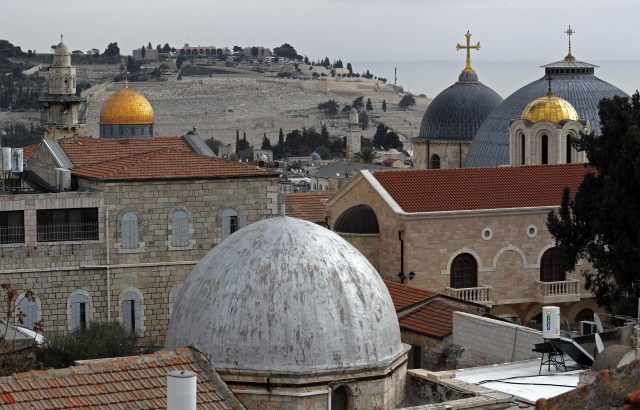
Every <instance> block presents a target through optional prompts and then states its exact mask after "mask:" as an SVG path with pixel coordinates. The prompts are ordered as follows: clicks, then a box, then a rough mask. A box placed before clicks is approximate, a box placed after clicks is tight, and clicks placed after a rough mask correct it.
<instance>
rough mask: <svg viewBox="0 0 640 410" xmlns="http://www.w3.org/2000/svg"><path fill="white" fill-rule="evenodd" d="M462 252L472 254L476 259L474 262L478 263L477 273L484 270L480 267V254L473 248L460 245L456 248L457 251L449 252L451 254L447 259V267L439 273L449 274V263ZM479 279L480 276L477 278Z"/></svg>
mask: <svg viewBox="0 0 640 410" xmlns="http://www.w3.org/2000/svg"><path fill="white" fill-rule="evenodd" d="M463 253H468V254H470V255H471V256H473V257H474V258H475V260H476V263H477V265H478V274H480V272H482V271H483V270H484V268H483V267H482V259H480V255H478V254H477V253H476V252H475V251H474V250H472V249H469V248H467V247H464V246H463V247H462V248H460V249H458V250H457V251H455V252H454V253H452V254H451V256H450V257H449V261H448V262H447V269H446V270H442V271H440V273H441V274H442V275H449V274H450V272H451V265H452V264H453V260H454V259H455V258H456V257H457V256H458V255H460V254H463ZM478 279H480V278H478Z"/></svg>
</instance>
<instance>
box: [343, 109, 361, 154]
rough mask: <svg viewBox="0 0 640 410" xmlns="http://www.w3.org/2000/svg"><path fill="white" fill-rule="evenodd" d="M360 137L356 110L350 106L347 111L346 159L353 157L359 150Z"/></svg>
mask: <svg viewBox="0 0 640 410" xmlns="http://www.w3.org/2000/svg"><path fill="white" fill-rule="evenodd" d="M360 137H362V126H361V125H360V123H359V122H358V111H357V110H356V109H355V108H352V109H351V111H349V125H347V155H346V157H347V159H351V158H353V154H355V153H356V152H360V148H361V146H360Z"/></svg>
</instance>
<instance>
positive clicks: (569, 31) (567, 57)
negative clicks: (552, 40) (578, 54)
mask: <svg viewBox="0 0 640 410" xmlns="http://www.w3.org/2000/svg"><path fill="white" fill-rule="evenodd" d="M564 34H566V35H568V36H569V54H567V56H566V57H565V58H564V59H565V60H566V61H573V60H575V59H576V58H575V57H574V56H572V55H571V35H573V34H576V32H575V31H573V30H571V24H569V28H568V29H567V30H565V32H564Z"/></svg>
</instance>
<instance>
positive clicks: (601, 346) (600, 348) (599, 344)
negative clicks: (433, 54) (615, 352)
mask: <svg viewBox="0 0 640 410" xmlns="http://www.w3.org/2000/svg"><path fill="white" fill-rule="evenodd" d="M596 348H597V349H598V353H600V352H602V351H603V350H604V344H603V343H602V339H601V338H600V335H599V334H597V333H596Z"/></svg>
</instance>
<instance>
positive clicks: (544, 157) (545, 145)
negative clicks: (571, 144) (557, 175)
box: [540, 135, 549, 164]
mask: <svg viewBox="0 0 640 410" xmlns="http://www.w3.org/2000/svg"><path fill="white" fill-rule="evenodd" d="M540 142H541V145H542V146H541V152H540V163H541V164H548V163H549V137H548V136H547V135H543V136H542V138H541V139H540Z"/></svg>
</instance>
